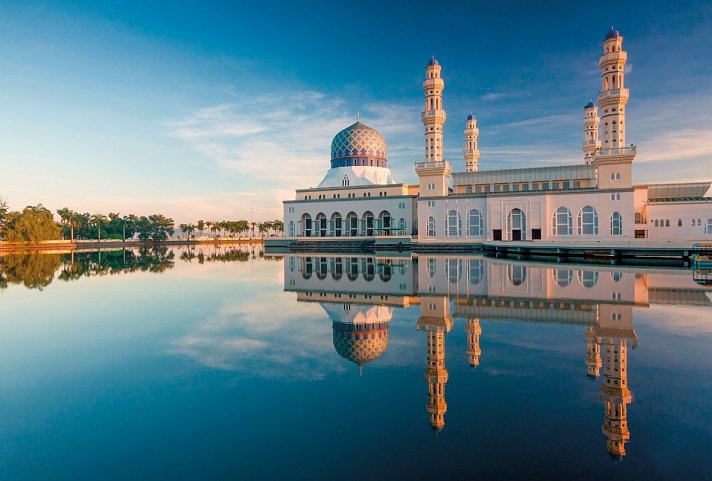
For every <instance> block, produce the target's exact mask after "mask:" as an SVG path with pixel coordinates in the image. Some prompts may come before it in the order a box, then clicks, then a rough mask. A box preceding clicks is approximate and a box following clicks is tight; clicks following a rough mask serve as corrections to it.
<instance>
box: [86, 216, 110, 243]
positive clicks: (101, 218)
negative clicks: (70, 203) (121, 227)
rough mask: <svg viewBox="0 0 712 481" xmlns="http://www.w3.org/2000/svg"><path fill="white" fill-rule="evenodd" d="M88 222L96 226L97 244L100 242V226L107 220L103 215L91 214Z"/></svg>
mask: <svg viewBox="0 0 712 481" xmlns="http://www.w3.org/2000/svg"><path fill="white" fill-rule="evenodd" d="M90 220H91V223H92V224H94V225H96V235H97V238H98V239H99V242H101V224H103V223H105V222H106V221H107V218H106V216H105V215H104V214H93V215H92V216H91V217H90Z"/></svg>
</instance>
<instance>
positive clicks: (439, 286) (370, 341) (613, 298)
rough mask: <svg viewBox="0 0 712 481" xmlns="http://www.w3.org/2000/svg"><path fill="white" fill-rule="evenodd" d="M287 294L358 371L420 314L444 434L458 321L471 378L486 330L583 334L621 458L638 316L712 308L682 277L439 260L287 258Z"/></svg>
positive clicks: (704, 291)
mask: <svg viewBox="0 0 712 481" xmlns="http://www.w3.org/2000/svg"><path fill="white" fill-rule="evenodd" d="M285 289H286V290H288V291H294V292H296V293H297V299H298V300H299V301H306V302H319V303H321V305H322V307H323V308H324V310H325V311H326V312H327V314H328V315H329V317H330V318H331V320H332V327H333V336H334V348H335V350H336V352H337V353H338V354H339V355H341V356H342V357H344V358H346V359H348V360H350V361H352V362H354V363H356V364H357V365H359V366H360V367H363V366H364V365H365V364H367V363H369V362H373V361H375V360H376V359H378V358H379V357H380V356H381V355H382V354H384V352H385V351H386V349H387V347H388V324H389V322H390V320H391V318H392V316H393V309H394V308H396V307H398V308H408V307H410V306H413V305H419V308H420V315H419V317H418V321H417V324H416V329H417V330H418V331H424V332H425V333H426V346H427V349H426V356H425V358H426V359H425V361H426V368H425V372H424V377H425V381H426V384H427V402H426V412H427V414H428V420H429V423H430V426H431V427H432V428H433V429H434V430H435V431H436V432H437V431H440V430H442V429H443V428H444V427H445V414H446V412H447V408H448V406H447V402H446V397H445V386H446V384H447V382H448V371H447V368H446V363H445V362H446V357H445V337H446V335H447V334H448V333H449V332H450V331H451V330H452V328H453V324H454V320H457V319H461V320H464V322H465V335H466V338H467V342H466V352H465V354H466V357H467V362H468V364H469V365H470V366H471V367H472V368H475V367H477V366H479V365H480V355H481V350H480V338H481V335H482V332H483V331H482V323H496V322H498V321H499V320H506V321H509V322H511V321H517V322H527V323H545V324H552V323H553V324H569V325H577V326H580V327H581V328H582V334H583V339H584V345H585V348H584V347H583V346H582V358H583V361H584V363H585V366H586V369H585V371H586V375H587V376H589V377H591V378H592V379H594V380H595V381H596V385H598V384H599V383H600V388H599V390H600V399H601V401H602V403H603V408H604V412H603V414H604V415H603V424H602V432H603V435H604V437H605V449H606V450H607V451H608V453H610V454H611V455H612V456H614V457H618V458H620V457H623V456H625V455H626V443H628V442H629V441H630V439H631V433H630V431H629V428H628V422H627V413H628V406H629V405H630V404H631V402H632V399H633V396H632V393H631V390H630V388H629V385H628V348H629V347H635V346H637V342H638V338H637V335H636V333H635V330H634V328H633V324H634V322H633V320H634V317H633V316H634V308H646V307H648V306H650V305H652V304H685V305H705V306H712V301H711V299H712V289H711V288H710V287H707V286H701V285H699V284H697V283H695V282H694V280H693V278H692V276H691V275H690V272H689V271H684V270H671V269H660V270H657V271H652V272H646V271H644V270H642V269H636V268H622V267H603V266H590V265H586V266H573V265H566V264H543V263H538V264H531V263H530V264H527V263H523V262H516V261H503V260H499V259H488V258H483V257H457V256H437V255H420V256H414V257H412V258H411V257H387V256H384V257H355V256H328V255H319V256H313V255H309V256H288V257H287V258H286V259H285ZM584 349H585V350H584ZM485 364H486V363H485ZM601 370H602V371H603V376H602V379H600V377H601Z"/></svg>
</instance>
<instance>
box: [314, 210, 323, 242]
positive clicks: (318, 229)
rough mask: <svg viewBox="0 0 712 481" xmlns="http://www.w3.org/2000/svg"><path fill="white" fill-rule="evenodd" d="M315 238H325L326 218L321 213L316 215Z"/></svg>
mask: <svg viewBox="0 0 712 481" xmlns="http://www.w3.org/2000/svg"><path fill="white" fill-rule="evenodd" d="M315 234H316V236H318V237H326V216H325V215H324V214H322V213H321V212H320V213H319V214H317V215H316V232H315Z"/></svg>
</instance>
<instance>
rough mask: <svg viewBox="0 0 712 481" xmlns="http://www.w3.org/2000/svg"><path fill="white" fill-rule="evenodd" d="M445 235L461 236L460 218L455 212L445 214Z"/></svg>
mask: <svg viewBox="0 0 712 481" xmlns="http://www.w3.org/2000/svg"><path fill="white" fill-rule="evenodd" d="M447 235H448V236H450V237H457V236H459V235H462V218H461V217H460V214H458V213H457V211H455V210H451V211H450V212H448V214H447Z"/></svg>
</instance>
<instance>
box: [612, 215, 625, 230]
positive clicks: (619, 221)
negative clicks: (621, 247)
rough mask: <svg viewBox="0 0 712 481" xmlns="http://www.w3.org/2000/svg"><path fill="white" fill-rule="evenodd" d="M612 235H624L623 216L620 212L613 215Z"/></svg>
mask: <svg viewBox="0 0 712 481" xmlns="http://www.w3.org/2000/svg"><path fill="white" fill-rule="evenodd" d="M611 235H623V217H621V215H620V213H618V212H614V213H613V214H612V215H611Z"/></svg>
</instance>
